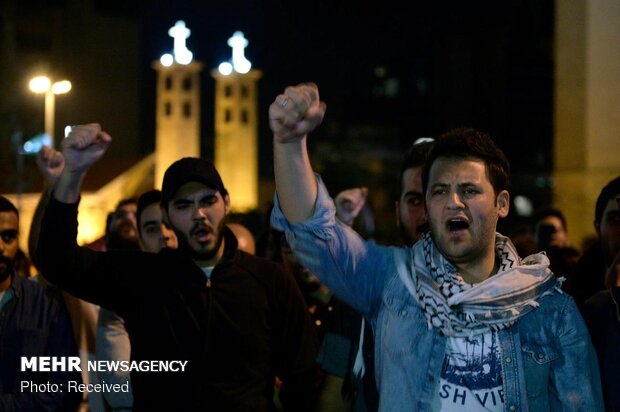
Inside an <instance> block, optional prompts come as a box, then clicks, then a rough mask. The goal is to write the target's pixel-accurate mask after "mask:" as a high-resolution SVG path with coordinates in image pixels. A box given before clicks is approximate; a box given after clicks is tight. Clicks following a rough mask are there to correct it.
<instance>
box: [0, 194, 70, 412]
mask: <svg viewBox="0 0 620 412" xmlns="http://www.w3.org/2000/svg"><path fill="white" fill-rule="evenodd" d="M18 234H19V214H18V211H17V209H16V208H15V206H14V205H13V204H12V203H11V202H10V201H9V200H8V199H7V198H6V197H4V196H0V411H7V412H8V411H38V410H47V411H74V410H76V408H77V406H78V405H79V403H80V401H81V399H82V394H81V393H70V392H67V391H66V387H67V382H69V381H76V382H78V383H81V382H82V380H81V376H80V372H79V371H53V372H44V371H40V372H37V371H36V370H29V369H27V368H24V367H23V365H22V363H21V360H22V357H26V358H28V359H35V361H37V360H38V359H39V357H43V356H46V357H49V356H55V357H62V358H64V359H67V357H69V356H72V357H77V355H78V351H77V347H76V344H75V341H74V338H73V329H72V327H71V321H70V319H69V316H68V314H67V311H66V309H65V306H64V302H63V301H62V298H61V297H60V296H59V295H58V294H57V293H55V291H53V290H52V289H50V288H47V287H44V286H42V285H40V284H39V283H38V282H36V281H35V280H32V279H24V278H21V277H19V276H17V274H16V273H15V270H14V262H15V256H16V254H17V248H18V243H19V242H18V240H19V239H18ZM42 388H44V389H43V390H41V389H42ZM54 388H55V389H54ZM63 388H64V389H65V390H63Z"/></svg>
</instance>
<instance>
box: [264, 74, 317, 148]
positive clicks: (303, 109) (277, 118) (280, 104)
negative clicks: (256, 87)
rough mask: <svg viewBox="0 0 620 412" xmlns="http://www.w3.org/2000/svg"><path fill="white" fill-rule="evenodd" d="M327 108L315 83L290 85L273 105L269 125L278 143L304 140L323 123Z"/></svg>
mask: <svg viewBox="0 0 620 412" xmlns="http://www.w3.org/2000/svg"><path fill="white" fill-rule="evenodd" d="M325 109H326V105H325V103H324V102H322V101H321V100H320V98H319V89H318V87H317V86H316V84H314V83H301V84H299V85H297V86H289V87H287V88H286V90H284V93H283V94H279V95H278V96H277V97H276V99H275V100H274V102H273V103H272V104H271V106H269V126H270V127H271V131H272V132H273V136H274V141H275V142H277V143H291V142H296V141H299V140H301V139H303V138H304V137H305V136H306V135H307V134H308V133H310V132H311V131H313V130H314V129H316V127H317V126H318V125H319V124H321V122H322V121H323V117H324V116H325Z"/></svg>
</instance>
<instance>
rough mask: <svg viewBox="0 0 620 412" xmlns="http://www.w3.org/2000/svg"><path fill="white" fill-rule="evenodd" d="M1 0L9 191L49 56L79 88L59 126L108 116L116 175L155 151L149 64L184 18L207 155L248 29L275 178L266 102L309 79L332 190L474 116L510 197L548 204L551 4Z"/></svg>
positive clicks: (34, 119) (263, 145)
mask: <svg viewBox="0 0 620 412" xmlns="http://www.w3.org/2000/svg"><path fill="white" fill-rule="evenodd" d="M4 4H5V5H6V4H9V5H10V6H9V7H7V9H6V10H9V13H7V14H6V15H7V16H9V22H11V19H13V21H12V24H13V25H14V27H15V28H16V30H15V33H16V35H15V36H14V37H15V47H14V48H15V50H17V54H16V55H15V56H16V58H15V59H13V60H10V59H9V60H5V61H0V63H3V64H2V65H0V70H2V73H3V80H2V81H3V82H4V83H3V84H2V87H3V88H4V89H5V90H9V88H11V87H13V90H14V91H15V93H4V96H2V97H0V103H1V105H0V106H1V107H0V112H1V113H0V126H2V127H3V129H2V130H3V136H2V139H3V141H2V150H3V151H4V153H2V154H0V157H2V162H3V165H2V168H3V169H2V172H3V173H4V175H5V177H6V179H5V182H7V183H8V187H9V189H8V190H10V188H11V187H13V186H15V183H14V182H15V178H14V177H12V176H11V175H10V173H11V172H12V167H11V164H14V160H12V159H10V158H9V156H7V155H6V153H8V150H7V148H10V144H9V143H8V139H9V137H8V136H9V135H10V133H11V132H10V130H11V128H12V129H13V130H22V131H23V133H24V136H26V137H27V136H29V135H31V134H32V133H34V132H35V131H36V130H38V129H40V128H41V126H42V119H41V117H42V110H41V98H40V96H34V95H33V94H32V93H30V92H28V91H27V90H26V89H25V87H24V86H23V85H22V83H24V84H25V78H26V75H27V73H30V71H32V70H33V67H37V64H39V63H40V61H41V62H47V63H46V64H47V66H45V65H44V66H45V67H48V68H51V69H53V70H54V71H55V72H56V73H58V74H59V75H66V76H68V77H69V78H71V79H72V80H73V81H74V84H75V89H74V90H73V91H72V92H71V95H69V96H67V97H61V98H59V100H58V104H57V122H58V123H59V124H64V123H67V122H82V121H94V120H100V121H102V122H104V123H105V124H107V125H109V128H110V129H111V130H110V131H111V132H113V133H114V134H113V136H117V140H116V142H115V143H114V144H113V147H111V148H110V151H109V153H108V155H107V156H106V161H107V162H110V163H112V162H114V161H115V160H119V159H120V160H122V161H123V162H124V163H121V164H119V165H118V168H119V171H120V170H122V169H120V166H122V165H125V166H128V165H130V164H131V162H132V161H136V160H139V159H140V158H142V157H143V156H144V155H146V154H148V153H150V152H151V151H152V150H153V149H154V138H153V137H154V132H155V119H154V108H155V71H154V70H153V69H152V67H151V63H152V62H153V61H154V60H158V59H159V57H160V56H161V54H163V53H166V52H170V51H171V50H172V38H170V37H169V36H168V34H167V32H168V29H169V28H170V27H171V26H173V25H174V23H175V22H176V21H177V20H184V21H185V22H186V24H187V27H188V28H189V29H190V30H191V32H192V33H191V36H190V38H189V39H188V42H187V44H188V47H189V48H190V49H191V50H192V51H193V53H194V57H195V59H198V60H200V61H202V62H203V63H204V64H205V70H204V71H203V74H202V103H203V109H202V135H203V155H204V156H206V157H211V156H210V154H211V153H213V133H214V132H213V111H214V102H213V90H214V81H213V79H212V78H211V77H210V75H209V71H210V70H211V69H213V68H216V67H217V66H218V64H219V63H221V62H222V61H225V60H228V59H229V58H230V55H231V49H230V47H228V46H227V44H226V42H227V40H228V38H229V37H230V36H231V35H232V34H233V32H234V31H236V30H240V31H242V32H243V33H244V34H245V36H246V38H247V39H248V40H249V46H248V47H247V49H246V56H247V57H248V58H249V59H250V60H251V61H252V63H253V67H254V68H256V69H260V70H262V71H263V77H262V78H261V80H260V81H259V122H260V123H259V140H260V163H259V165H260V166H259V167H260V173H261V176H262V177H263V178H264V179H270V178H271V177H272V158H271V136H270V132H269V129H268V124H267V121H266V119H267V109H268V106H269V104H270V103H271V101H272V100H273V98H274V97H275V96H276V95H277V94H278V93H280V92H281V91H282V90H283V89H284V88H285V87H286V86H287V85H291V84H297V83H299V82H306V81H313V82H315V83H317V84H318V86H319V88H320V92H321V97H322V99H323V100H324V101H325V102H326V103H327V106H328V109H327V115H326V118H325V121H324V123H323V125H322V126H321V128H320V129H319V130H317V131H316V132H315V133H314V135H313V136H312V137H311V140H310V146H311V150H312V159H313V161H314V162H315V168H316V169H317V170H319V171H320V172H321V173H322V174H324V177H325V179H326V181H327V183H328V187H330V189H333V191H336V190H340V189H343V188H345V187H349V186H351V185H369V186H371V187H372V186H373V185H374V186H382V187H387V186H388V185H389V186H391V185H392V184H393V182H394V180H395V174H396V173H397V171H396V170H397V168H398V163H399V160H400V156H401V154H402V153H403V151H404V150H405V149H406V148H407V147H408V146H409V145H411V143H412V142H413V141H414V140H415V138H417V137H420V136H437V135H439V134H440V133H442V132H444V131H446V130H448V129H450V128H453V127H458V126H471V127H475V128H478V129H480V130H483V131H486V132H489V133H490V134H491V135H492V136H493V137H494V139H495V141H496V142H497V143H498V145H499V146H500V147H501V148H502V149H504V150H505V152H506V154H507V156H508V157H509V159H510V161H511V164H512V167H513V193H519V194H525V195H527V196H529V197H531V198H532V199H534V201H535V203H536V206H537V205H539V204H542V203H544V202H546V201H548V200H549V193H550V188H549V186H548V184H547V182H548V175H549V172H550V171H551V168H552V162H551V141H552V135H553V116H552V115H553V27H554V21H553V13H554V10H553V1H552V0H543V1H539V0H510V1H504V2H492V1H476V2H462V1H444V2H410V3H409V4H407V8H408V9H411V10H407V11H406V10H404V9H403V4H402V3H396V2H390V1H388V2H376V3H374V4H373V5H371V6H370V5H367V4H366V3H364V2H333V1H314V2H284V1H274V0H268V1H249V0H244V1H235V2H232V1H224V2H220V3H218V2H213V1H209V2H205V1H174V2H172V1H167V2H138V1H131V0H124V1H121V0H93V1H91V2H84V1H80V0H65V1H62V0H56V1H53V2H48V3H45V7H46V9H45V10H43V11H35V10H37V8H38V7H40V6H41V4H40V2H38V1H34V0H19V1H18V0H10V1H9V3H4ZM85 4H90V6H89V7H90V9H88V7H86V6H84V5H85ZM88 10H89V11H88ZM4 27H5V28H6V27H9V26H8V25H5V26H4ZM5 39H6V37H5ZM122 42H128V43H127V44H121V43H122ZM5 44H7V43H5ZM11 47H13V46H11ZM115 48H116V49H117V50H114V49H115ZM9 49H10V47H9ZM9 51H10V50H9ZM7 55H8V56H11V54H10V53H8V54H7V53H6V50H4V52H3V56H7ZM12 62H15V63H16V64H13V63H12ZM126 63H130V64H126ZM127 68H129V71H128V69H127ZM134 70H135V71H136V72H133V71H134ZM18 84H19V85H20V86H19V87H17V85H18ZM127 91H129V94H127V95H124V93H125V92H127ZM13 97H16V98H15V99H13V100H15V101H13V100H10V99H12V98H13ZM17 98H21V101H19V99H17ZM61 99H62V100H61ZM123 119H125V120H123ZM7 120H8V121H7ZM1 122H4V123H1ZM68 124H71V123H68ZM125 126H126V127H125ZM4 130H7V131H8V132H6V134H7V136H5V135H4V134H5V132H4ZM4 163H6V164H4ZM33 164H34V163H33V161H32V159H26V172H25V173H24V177H23V180H24V189H25V190H26V191H31V190H36V182H37V181H38V180H40V179H38V174H37V172H36V169H35V168H34V167H33ZM28 166H30V169H32V170H30V172H29V171H28V170H29V169H28ZM110 170H111V169H110ZM103 177H105V175H103ZM532 182H535V183H536V184H534V185H533V184H532ZM5 186H7V185H5Z"/></svg>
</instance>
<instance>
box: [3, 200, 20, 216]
mask: <svg viewBox="0 0 620 412" xmlns="http://www.w3.org/2000/svg"><path fill="white" fill-rule="evenodd" d="M0 212H15V214H16V215H17V217H19V211H18V210H17V208H16V207H15V205H14V204H13V202H11V201H10V200H9V199H7V198H6V197H4V196H2V195H0Z"/></svg>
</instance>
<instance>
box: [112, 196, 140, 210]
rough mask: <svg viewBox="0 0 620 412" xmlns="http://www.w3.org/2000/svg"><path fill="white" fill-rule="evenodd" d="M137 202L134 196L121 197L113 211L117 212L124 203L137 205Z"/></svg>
mask: <svg viewBox="0 0 620 412" xmlns="http://www.w3.org/2000/svg"><path fill="white" fill-rule="evenodd" d="M137 204H138V201H137V200H136V198H135V197H129V198H126V199H121V200H119V202H118V203H117V204H116V207H115V208H114V211H115V212H118V210H119V209H120V208H121V207H123V206H125V205H137Z"/></svg>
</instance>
